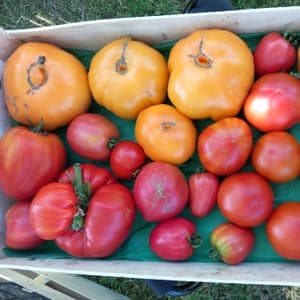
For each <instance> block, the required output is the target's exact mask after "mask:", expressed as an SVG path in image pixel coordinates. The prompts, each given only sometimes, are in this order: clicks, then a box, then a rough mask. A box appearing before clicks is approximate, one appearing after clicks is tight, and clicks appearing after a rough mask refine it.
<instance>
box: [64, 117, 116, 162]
mask: <svg viewBox="0 0 300 300" xmlns="http://www.w3.org/2000/svg"><path fill="white" fill-rule="evenodd" d="M119 137H120V133H119V129H118V128H117V126H116V125H115V124H114V123H113V122H112V121H111V120H109V119H108V118H107V117H105V116H103V115H98V114H95V113H84V114H81V115H80V116H78V117H76V118H75V119H74V120H73V121H72V122H71V123H70V124H69V126H68V128H67V134H66V138H67V141H68V143H69V145H70V147H71V148H72V150H73V151H74V152H75V153H77V154H79V155H80V156H82V157H84V158H87V159H91V160H100V161H104V160H108V159H109V157H110V154H111V148H110V145H109V144H110V142H113V143H114V140H115V139H119Z"/></svg>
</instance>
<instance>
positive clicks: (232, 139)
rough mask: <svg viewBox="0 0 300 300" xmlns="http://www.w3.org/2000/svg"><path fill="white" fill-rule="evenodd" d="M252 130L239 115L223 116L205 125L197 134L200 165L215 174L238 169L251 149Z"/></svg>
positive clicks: (229, 172) (223, 173) (228, 172)
mask: <svg viewBox="0 0 300 300" xmlns="http://www.w3.org/2000/svg"><path fill="white" fill-rule="evenodd" d="M252 144H253V141H252V131H251V129H250V126H249V125H248V124H247V123H246V122H245V121H244V120H242V119H240V118H236V117H233V118H224V119H222V120H219V121H217V122H215V123H212V124H210V125H208V126H207V127H206V128H205V129H203V130H202V131H201V132H200V134H199V137H198V146H197V150H198V156H199V160H200V162H201V163H202V165H203V166H204V168H205V169H206V170H207V171H209V172H211V173H213V174H216V175H229V174H232V173H234V172H236V171H238V170H239V169H241V168H242V167H243V166H244V164H245V163H246V161H247V159H248V157H249V155H250V151H251V149H252Z"/></svg>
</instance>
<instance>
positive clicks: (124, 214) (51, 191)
mask: <svg viewBox="0 0 300 300" xmlns="http://www.w3.org/2000/svg"><path fill="white" fill-rule="evenodd" d="M82 168H83V169H84V170H83V172H82V171H81V166H80V165H77V164H76V165H74V170H73V171H72V172H70V173H69V175H68V174H65V175H64V178H65V179H61V180H62V181H65V180H66V182H54V183H50V184H48V185H45V186H44V187H42V188H41V189H40V190H39V191H38V193H37V194H36V195H35V197H34V198H33V200H32V203H31V206H30V223H31V225H32V227H33V228H34V230H35V231H36V233H37V234H38V235H39V236H40V237H41V238H43V239H46V240H55V243H56V244H57V245H58V246H59V247H60V248H62V249H63V250H64V251H66V252H67V253H69V254H70V255H73V256H76V257H106V256H109V255H111V254H112V253H113V252H114V251H116V250H117V249H118V247H120V246H121V244H122V243H123V242H124V241H125V239H126V238H127V237H128V235H129V232H130V230H131V227H132V224H133V221H134V218H135V205H134V200H133V196H132V193H131V191H130V190H129V189H128V188H127V187H125V186H124V185H122V184H119V183H115V180H114V179H113V178H112V176H111V175H109V174H108V172H107V171H106V170H105V171H103V170H99V171H97V168H94V167H90V165H89V164H87V165H85V164H84V165H83V166H82ZM85 169H87V170H85ZM67 172H68V170H67ZM72 174H73V175H74V176H75V177H73V175H72ZM66 176H67V177H68V176H70V178H69V179H68V178H67V177H66ZM95 177H96V178H95Z"/></svg>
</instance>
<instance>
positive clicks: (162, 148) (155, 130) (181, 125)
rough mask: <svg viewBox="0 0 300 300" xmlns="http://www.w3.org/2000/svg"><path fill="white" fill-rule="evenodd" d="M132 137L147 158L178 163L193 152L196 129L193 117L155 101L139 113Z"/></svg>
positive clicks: (182, 161) (185, 159)
mask: <svg viewBox="0 0 300 300" xmlns="http://www.w3.org/2000/svg"><path fill="white" fill-rule="evenodd" d="M135 137H136V140H137V142H138V144H140V145H141V146H142V147H143V149H144V152H145V153H146V155H147V156H148V157H149V158H150V159H152V160H153V161H163V162H168V163H172V164H175V165H177V164H181V163H184V162H186V161H187V160H188V159H189V158H190V157H191V156H192V155H193V153H194V151H195V147H196V137H197V130H196V127H195V125H194V123H193V122H192V120H190V119H189V118H188V117H186V116H185V115H183V114H182V113H180V112H179V111H178V110H177V109H176V108H175V107H173V106H171V105H168V104H157V105H152V106H150V107H147V108H145V109H144V110H143V111H142V112H141V113H140V114H139V115H138V117H137V120H136V124H135Z"/></svg>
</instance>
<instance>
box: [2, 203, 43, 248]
mask: <svg viewBox="0 0 300 300" xmlns="http://www.w3.org/2000/svg"><path fill="white" fill-rule="evenodd" d="M30 204H31V202H30V201H22V202H17V203H15V204H13V205H12V206H11V207H10V208H9V209H8V210H7V212H6V214H5V224H6V240H5V245H6V246H7V247H9V248H12V249H17V250H26V249H32V248H34V247H37V246H39V245H41V244H42V243H43V242H44V240H43V239H41V238H40V237H39V236H38V235H37V234H36V232H35V231H34V229H33V228H32V226H31V224H30V222H29V208H30Z"/></svg>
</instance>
